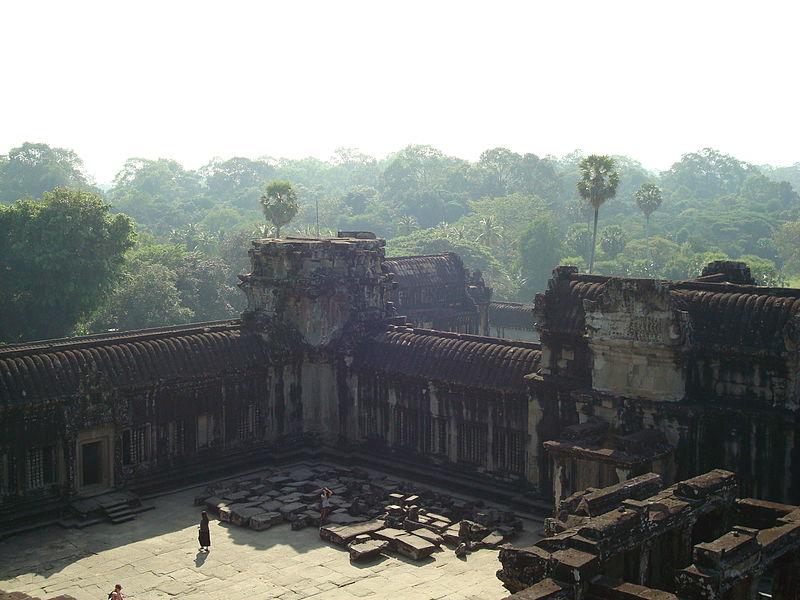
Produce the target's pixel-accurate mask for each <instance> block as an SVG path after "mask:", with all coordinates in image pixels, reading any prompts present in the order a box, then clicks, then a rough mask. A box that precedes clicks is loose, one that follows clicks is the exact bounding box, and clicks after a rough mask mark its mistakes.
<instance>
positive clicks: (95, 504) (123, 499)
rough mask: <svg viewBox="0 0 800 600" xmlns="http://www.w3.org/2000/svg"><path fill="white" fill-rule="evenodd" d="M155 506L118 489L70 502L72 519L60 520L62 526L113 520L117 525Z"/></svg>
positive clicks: (81, 526) (85, 524)
mask: <svg viewBox="0 0 800 600" xmlns="http://www.w3.org/2000/svg"><path fill="white" fill-rule="evenodd" d="M153 508H155V506H154V505H152V504H145V503H142V501H141V500H140V498H139V496H137V495H136V494H134V493H133V492H129V491H127V490H117V491H113V492H108V493H105V494H101V495H100V496H94V497H92V498H82V499H80V500H75V501H73V502H70V510H71V512H72V514H73V515H74V517H73V518H71V519H65V520H63V521H61V522H60V525H61V526H62V527H77V528H80V529H82V528H84V527H88V526H89V525H95V524H96V523H108V522H111V523H113V524H115V525H118V524H119V523H125V522H127V521H132V520H133V519H135V518H136V515H137V514H138V513H141V512H144V511H146V510H152V509H153Z"/></svg>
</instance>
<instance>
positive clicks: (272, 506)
mask: <svg viewBox="0 0 800 600" xmlns="http://www.w3.org/2000/svg"><path fill="white" fill-rule="evenodd" d="M282 506H283V502H278V501H277V500H268V501H267V502H263V503H262V504H261V508H263V509H264V510H265V511H267V512H278V511H280V509H281V507H282Z"/></svg>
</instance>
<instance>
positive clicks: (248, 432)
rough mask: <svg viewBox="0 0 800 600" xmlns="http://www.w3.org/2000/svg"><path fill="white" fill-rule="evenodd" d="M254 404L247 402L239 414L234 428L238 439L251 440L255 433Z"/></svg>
mask: <svg viewBox="0 0 800 600" xmlns="http://www.w3.org/2000/svg"><path fill="white" fill-rule="evenodd" d="M256 420H257V415H256V405H255V404H248V405H247V406H245V407H244V410H242V412H241V414H240V415H239V424H238V427H237V430H236V433H237V436H238V438H239V439H240V440H251V439H253V438H254V437H255V434H256Z"/></svg>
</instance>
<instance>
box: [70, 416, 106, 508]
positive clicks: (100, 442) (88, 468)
mask: <svg viewBox="0 0 800 600" xmlns="http://www.w3.org/2000/svg"><path fill="white" fill-rule="evenodd" d="M113 434H114V429H113V427H101V428H96V429H89V430H85V431H82V432H81V433H80V434H79V435H78V439H77V442H76V445H77V448H76V450H77V452H76V455H77V462H78V464H77V470H76V471H77V479H78V481H77V482H76V484H77V485H76V487H77V488H78V492H79V493H80V494H81V495H93V494H97V493H100V492H102V491H104V490H107V489H108V488H110V487H112V486H113V485H114V469H113V456H114V453H113V451H112V449H113V444H112V440H113V439H114V436H113Z"/></svg>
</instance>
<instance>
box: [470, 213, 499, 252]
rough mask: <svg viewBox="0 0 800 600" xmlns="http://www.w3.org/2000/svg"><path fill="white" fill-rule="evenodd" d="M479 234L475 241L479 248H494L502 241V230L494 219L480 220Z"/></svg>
mask: <svg viewBox="0 0 800 600" xmlns="http://www.w3.org/2000/svg"><path fill="white" fill-rule="evenodd" d="M480 223H481V232H480V234H479V235H478V237H477V238H475V241H476V242H478V243H479V244H480V245H481V246H485V247H487V248H494V247H495V246H497V244H499V243H500V240H502V239H503V228H502V227H501V226H500V225H499V224H498V223H497V221H496V220H495V218H494V217H486V218H484V219H481V221H480Z"/></svg>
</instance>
